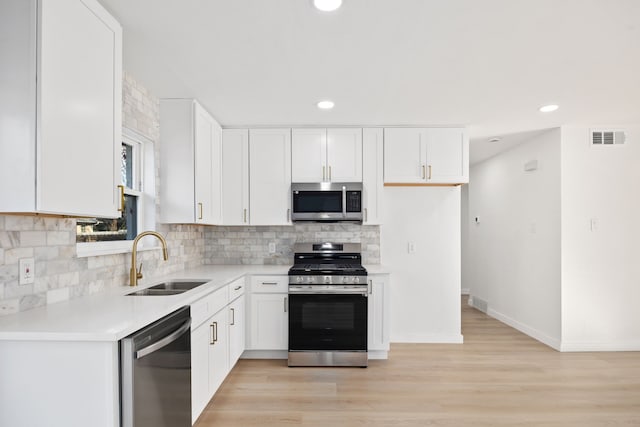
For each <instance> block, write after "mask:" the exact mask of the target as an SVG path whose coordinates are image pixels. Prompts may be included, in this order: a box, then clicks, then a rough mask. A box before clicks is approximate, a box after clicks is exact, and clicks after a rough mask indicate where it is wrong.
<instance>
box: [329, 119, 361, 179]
mask: <svg viewBox="0 0 640 427" xmlns="http://www.w3.org/2000/svg"><path fill="white" fill-rule="evenodd" d="M327 178H328V179H327V181H331V182H362V129H360V128H358V129H327Z"/></svg>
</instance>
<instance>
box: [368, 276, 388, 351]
mask: <svg viewBox="0 0 640 427" xmlns="http://www.w3.org/2000/svg"><path fill="white" fill-rule="evenodd" d="M387 281H388V276H387V275H371V276H369V291H370V294H369V306H368V309H369V334H368V347H369V350H384V351H388V350H389V321H390V319H389V304H388V303H387V301H386V295H385V292H386V291H387V289H388V286H387V283H386V282H387Z"/></svg>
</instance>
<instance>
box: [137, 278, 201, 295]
mask: <svg viewBox="0 0 640 427" xmlns="http://www.w3.org/2000/svg"><path fill="white" fill-rule="evenodd" d="M205 283H207V282H203V281H193V280H173V281H170V282H162V283H158V284H157V285H154V286H151V287H149V288H146V289H141V290H139V291H135V292H131V293H128V294H127V295H128V296H150V295H156V296H161V295H176V294H181V293H183V292H187V291H188V290H191V289H194V288H197V287H198V286H201V285H204V284H205Z"/></svg>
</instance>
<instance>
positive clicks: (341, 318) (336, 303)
mask: <svg viewBox="0 0 640 427" xmlns="http://www.w3.org/2000/svg"><path fill="white" fill-rule="evenodd" d="M294 252H295V253H294V265H293V267H291V269H290V270H289V366H360V367H366V366H367V363H368V354H367V306H368V295H369V286H368V281H367V270H366V269H365V268H364V267H363V266H362V255H361V253H360V244H358V243H299V244H296V245H295V246H294Z"/></svg>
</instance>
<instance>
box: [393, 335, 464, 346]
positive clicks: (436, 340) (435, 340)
mask: <svg viewBox="0 0 640 427" xmlns="http://www.w3.org/2000/svg"><path fill="white" fill-rule="evenodd" d="M391 342H392V343H406V344H462V343H463V342H464V337H463V336H462V334H452V335H417V334H416V335H398V336H396V337H392V338H391Z"/></svg>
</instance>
